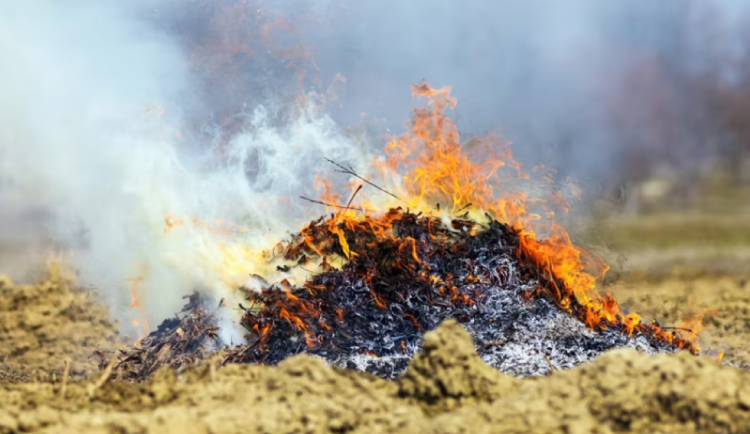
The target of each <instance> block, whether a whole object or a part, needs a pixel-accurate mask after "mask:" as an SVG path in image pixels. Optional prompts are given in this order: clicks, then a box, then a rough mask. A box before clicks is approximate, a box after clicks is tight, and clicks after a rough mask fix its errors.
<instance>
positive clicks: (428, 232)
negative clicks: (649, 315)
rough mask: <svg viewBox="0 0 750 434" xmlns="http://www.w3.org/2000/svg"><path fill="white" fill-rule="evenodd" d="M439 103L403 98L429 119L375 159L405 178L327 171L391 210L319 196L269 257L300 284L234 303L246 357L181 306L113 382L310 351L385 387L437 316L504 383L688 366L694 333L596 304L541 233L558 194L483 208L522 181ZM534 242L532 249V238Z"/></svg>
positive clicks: (579, 269)
mask: <svg viewBox="0 0 750 434" xmlns="http://www.w3.org/2000/svg"><path fill="white" fill-rule="evenodd" d="M449 90H450V89H449V88H444V89H432V88H429V87H427V86H426V85H420V86H415V87H414V88H413V91H414V94H416V95H419V96H423V97H427V98H428V100H429V104H428V106H427V107H425V108H423V109H419V110H417V111H416V112H415V116H414V119H413V125H412V132H411V133H410V134H407V135H405V136H402V137H398V138H395V139H393V140H392V142H391V144H390V145H389V148H388V149H387V150H386V152H387V155H388V158H387V159H386V160H385V161H376V162H375V166H376V167H378V168H379V169H380V171H381V179H382V180H383V182H384V183H386V182H387V180H388V179H393V178H394V177H393V176H392V175H394V174H403V173H405V174H403V175H401V176H398V177H396V178H397V179H400V180H401V182H400V184H397V185H395V186H394V188H393V189H391V188H390V186H386V187H379V186H376V185H375V184H374V183H372V182H370V181H368V180H367V179H365V178H363V177H360V176H359V175H357V174H356V173H354V171H353V170H349V169H348V168H346V167H344V166H339V167H340V168H342V169H344V170H343V171H344V172H346V173H348V174H350V175H352V176H354V177H356V178H359V180H360V181H364V182H365V183H367V184H369V185H371V186H375V187H377V188H378V190H380V192H381V193H383V192H384V193H387V194H388V195H389V197H391V198H392V199H394V200H395V201H398V202H399V203H400V204H396V206H388V207H387V208H385V209H389V210H388V211H387V212H385V213H384V214H381V215H378V214H377V213H372V212H371V211H366V210H370V209H373V208H375V209H378V208H380V209H383V208H382V207H376V206H375V205H373V204H372V203H371V202H368V201H366V200H363V201H361V203H362V205H361V207H359V208H357V207H353V206H352V202H353V199H354V196H355V195H356V194H357V193H358V192H359V191H360V190H361V189H362V185H358V186H353V190H354V194H353V195H352V197H351V199H350V200H349V202H348V203H347V204H346V205H344V204H343V203H342V201H341V200H340V199H339V198H338V197H337V196H335V195H333V194H331V193H330V190H329V189H328V188H326V194H324V197H323V198H322V200H321V203H322V204H324V205H326V206H327V207H328V208H329V209H330V210H333V211H334V212H333V213H332V214H331V215H330V217H322V218H320V219H318V220H316V221H313V222H312V223H310V224H309V225H307V226H306V227H305V228H304V229H303V230H302V231H301V232H300V233H299V234H297V235H294V236H292V238H291V240H289V241H287V242H284V243H279V244H278V245H277V246H276V247H275V248H274V249H273V250H272V251H269V252H267V254H266V257H267V258H268V262H269V263H279V265H278V266H277V271H278V272H279V273H286V272H290V271H292V269H294V268H298V269H302V270H306V269H307V268H306V267H311V268H312V267H317V269H318V270H317V271H316V272H315V273H313V275H312V277H310V278H309V279H307V281H306V282H304V283H303V284H301V285H295V284H293V283H291V282H290V281H288V280H286V279H283V280H281V281H280V282H279V283H276V284H269V283H267V282H266V281H265V279H264V278H263V277H261V276H254V277H255V279H256V280H258V281H260V282H262V285H261V286H262V287H261V288H260V290H251V289H247V288H245V292H246V300H247V303H243V304H241V305H240V307H241V308H242V309H243V314H242V325H243V326H244V327H245V328H246V329H247V330H248V331H249V334H248V336H247V344H244V345H240V346H233V347H227V346H226V345H228V344H230V343H227V342H220V341H219V339H218V337H217V336H218V335H217V332H216V331H217V324H218V317H219V315H221V313H220V311H219V309H218V308H210V307H206V306H208V305H209V303H207V302H204V303H200V301H199V300H198V298H195V297H194V298H192V299H191V303H190V305H189V308H188V309H186V311H185V312H183V315H182V316H178V317H177V318H175V319H173V320H169V321H166V322H165V323H164V324H162V326H161V327H160V328H159V329H158V330H157V331H155V332H154V333H152V334H151V335H149V336H148V337H146V338H145V339H143V340H141V341H140V342H139V343H138V344H137V345H135V346H134V347H133V348H131V349H129V350H126V351H124V352H123V353H122V354H121V355H120V356H119V358H118V360H117V366H116V367H117V369H118V372H120V374H119V375H120V376H122V377H126V378H132V379H139V378H144V377H147V376H148V375H150V374H151V373H153V372H154V371H155V369H157V368H158V367H159V366H161V365H164V364H169V365H172V366H174V367H181V366H185V365H190V364H193V363H194V362H195V361H197V360H200V359H203V358H206V357H208V355H209V354H210V351H213V350H219V349H221V354H222V358H223V361H224V362H225V363H261V364H276V363H278V362H280V361H281V360H283V359H285V358H287V357H289V356H291V355H294V354H299V353H309V354H313V355H317V356H320V357H322V358H323V359H325V360H326V361H328V362H329V363H331V364H333V365H335V366H339V367H345V368H352V369H357V370H361V371H367V372H371V373H375V374H377V375H379V376H382V377H385V378H395V377H397V376H399V375H400V374H401V373H402V372H403V371H404V370H405V368H406V366H407V364H408V362H409V361H410V360H411V358H412V356H414V354H415V353H416V352H417V351H419V348H420V345H421V338H422V336H423V334H424V333H425V332H426V331H429V330H432V329H434V328H435V327H436V326H437V325H438V324H439V323H440V322H441V321H444V320H446V319H450V318H454V319H456V320H458V321H459V322H460V323H462V324H463V325H464V326H465V327H466V329H467V330H468V331H469V332H470V333H471V334H472V335H473V337H474V339H475V343H476V346H477V349H478V351H479V353H480V355H481V357H482V358H483V359H484V360H485V361H486V362H487V363H488V364H490V365H492V366H494V367H496V368H498V369H500V370H502V371H504V372H507V373H510V374H513V375H518V376H527V375H536V374H544V373H547V372H549V371H550V370H552V369H555V368H568V367H572V366H574V365H576V364H578V363H581V362H583V361H587V360H590V359H592V358H594V357H595V356H597V355H599V354H601V353H602V352H604V351H606V350H609V349H611V348H615V347H634V348H638V349H640V350H642V351H645V352H648V353H654V352H659V351H675V350H677V349H687V350H690V351H692V352H697V351H698V348H697V346H696V345H695V332H697V331H698V326H697V323H695V322H694V323H689V324H686V327H684V328H676V329H669V330H668V329H666V328H663V327H661V326H659V325H658V324H657V323H645V322H643V321H641V319H640V317H639V316H638V315H636V314H626V313H625V312H623V311H622V310H621V309H620V307H619V306H618V304H617V302H616V301H615V300H614V299H613V298H612V297H611V296H607V295H602V294H600V293H599V292H598V291H597V286H598V285H601V281H602V279H603V276H604V273H605V272H606V270H607V268H606V266H604V264H602V263H601V261H599V260H598V259H597V258H596V257H594V256H593V255H592V254H591V253H589V252H587V251H585V250H584V249H581V248H578V247H576V246H574V245H573V244H572V242H571V241H570V238H569V237H568V235H567V233H566V232H565V231H564V230H563V229H562V228H561V227H559V226H558V225H556V224H555V223H554V220H552V217H554V210H553V209H552V205H554V206H557V207H558V208H562V209H563V210H564V209H565V208H567V204H565V202H564V201H563V200H562V197H561V196H560V195H559V194H553V195H552V200H542V199H541V198H534V197H530V196H529V194H528V193H527V192H523V190H519V191H517V192H515V193H509V194H504V195H503V196H502V197H499V198H498V197H496V192H497V191H499V187H500V186H499V184H501V183H503V182H505V179H503V178H501V177H500V176H498V172H499V169H500V168H501V167H502V166H510V167H511V168H512V169H513V172H514V173H515V174H516V175H517V178H518V179H521V180H523V179H525V178H527V177H528V175H527V174H526V173H524V172H523V171H522V170H521V167H520V165H519V164H517V163H516V162H515V161H514V160H513V159H512V156H511V155H510V153H509V150H508V149H507V147H505V146H499V145H498V142H497V141H496V140H495V139H494V138H493V137H492V136H489V137H486V138H482V139H476V140H474V141H472V142H471V143H469V144H466V145H464V146H462V145H461V144H460V142H459V138H458V133H457V131H456V129H455V125H453V123H452V122H450V120H449V119H448V118H447V117H446V116H445V114H444V110H445V109H446V108H447V107H453V106H454V105H455V100H454V99H453V98H451V97H450V94H449ZM472 154H473V155H475V156H476V157H477V158H475V159H472V158H471V155H472ZM476 161H481V163H477V162H476ZM389 175H391V176H389ZM383 185H385V184H383ZM386 188H387V190H386ZM390 191H396V192H398V193H399V194H398V195H396V194H394V193H390ZM401 193H403V194H401ZM402 198H407V199H402ZM428 203H430V204H438V205H431V206H428V205H427V204H428ZM440 203H443V204H445V203H448V204H450V206H449V207H448V209H447V210H446V209H445V206H443V209H442V210H441V209H440V205H439V204H440ZM549 204H552V205H549ZM532 208H538V209H539V210H538V212H534V211H532ZM412 210H413V211H412ZM538 232H539V233H545V234H547V236H546V239H545V240H541V241H540V240H537V235H536V234H537V233H538Z"/></svg>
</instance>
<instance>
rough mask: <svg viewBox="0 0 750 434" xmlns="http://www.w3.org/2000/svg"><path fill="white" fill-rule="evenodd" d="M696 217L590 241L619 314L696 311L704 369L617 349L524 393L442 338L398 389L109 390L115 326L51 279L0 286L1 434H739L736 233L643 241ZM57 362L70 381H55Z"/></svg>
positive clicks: (293, 364)
mask: <svg viewBox="0 0 750 434" xmlns="http://www.w3.org/2000/svg"><path fill="white" fill-rule="evenodd" d="M701 218H703V217H696V216H692V217H689V218H686V219H683V220H679V219H674V220H670V219H664V220H659V219H656V218H654V217H652V216H649V217H645V218H643V224H642V225H640V224H639V223H638V219H631V220H628V221H627V222H624V221H623V220H620V222H621V224H620V223H615V221H607V222H606V225H607V226H606V227H607V231H606V232H605V233H606V236H602V232H597V233H594V232H592V233H591V234H589V237H591V238H590V239H589V240H588V241H589V245H593V246H594V249H595V250H596V249H597V248H598V249H599V250H600V251H601V253H603V255H604V256H605V257H606V259H607V260H608V261H609V262H612V263H613V264H614V270H613V272H614V273H613V274H615V275H616V277H618V279H616V281H615V282H614V283H613V284H612V285H611V286H610V290H611V291H612V292H613V294H614V295H615V296H616V298H617V299H618V301H619V302H620V303H621V305H623V306H624V307H625V308H626V309H629V310H632V311H635V312H638V313H639V314H641V315H642V316H643V317H644V318H646V319H655V320H657V321H659V322H660V323H661V324H663V325H678V324H679V323H680V321H681V320H682V318H684V317H685V316H686V315H688V314H689V313H690V312H694V311H695V310H696V309H699V308H700V307H701V306H705V307H709V308H711V309H712V310H715V311H717V312H718V314H708V315H707V316H706V320H705V329H704V331H703V332H702V333H701V336H700V340H699V343H700V345H701V347H702V349H703V356H699V357H694V356H690V355H688V354H682V355H660V356H656V357H646V356H644V355H641V354H638V353H635V352H632V351H621V350H620V351H614V352H611V353H608V354H606V355H604V356H602V357H600V358H599V359H597V360H596V361H595V362H594V363H593V364H586V365H582V366H579V367H577V368H574V369H572V370H570V371H565V372H555V373H553V374H552V375H550V376H548V377H540V378H530V379H523V380H518V379H514V378H512V377H509V376H506V375H503V374H500V373H499V372H497V371H494V370H493V369H491V368H489V367H487V366H486V365H484V364H483V363H482V362H481V361H480V360H479V359H478V358H477V357H476V355H475V353H474V351H473V348H472V345H471V342H470V340H469V338H468V335H466V333H465V332H463V331H462V330H461V329H460V328H459V327H457V326H455V325H449V326H444V327H441V328H440V329H439V331H437V332H433V333H430V334H429V335H428V336H427V337H426V345H425V349H424V351H423V352H422V353H421V354H420V355H419V356H418V357H417V359H415V361H414V362H413V363H412V365H411V367H410V368H409V370H408V372H407V374H406V375H405V377H403V378H402V379H400V380H398V381H397V382H386V381H384V380H380V379H376V378H374V377H371V376H368V375H363V374H358V373H354V372H347V371H337V370H334V369H331V368H329V367H327V366H325V365H324V364H323V362H321V361H319V360H317V359H314V358H311V357H307V356H301V357H300V356H298V357H293V358H291V359H288V360H287V361H285V362H284V363H282V364H281V365H280V366H279V367H275V368H271V367H263V366H230V367H224V368H220V369H217V368H216V366H215V365H212V363H214V362H211V363H208V364H207V365H204V366H199V367H195V368H190V369H188V370H187V371H184V372H181V373H178V374H175V373H174V372H172V371H161V372H160V373H158V374H157V375H156V376H155V377H154V379H152V380H150V381H149V382H147V383H145V384H128V383H122V382H107V381H102V379H103V378H104V377H101V374H100V373H99V372H98V370H97V367H96V364H95V363H94V362H93V360H92V359H91V358H90V355H91V353H92V352H93V351H95V350H96V349H112V348H114V347H115V346H116V345H117V342H118V338H117V335H116V329H117V325H116V324H114V323H112V322H111V321H110V320H109V319H108V317H107V314H106V309H105V308H104V307H103V306H102V305H101V304H100V303H98V302H97V300H96V296H95V294H93V293H90V292H86V291H80V290H77V289H75V288H74V287H73V286H72V281H71V280H70V277H69V276H66V275H65V274H64V273H63V272H62V270H59V269H58V270H55V269H53V270H52V273H51V275H50V277H49V278H47V279H42V280H40V281H39V282H38V283H37V284H34V285H18V284H13V283H12V282H11V281H10V279H7V278H4V279H0V327H2V335H0V358H2V360H3V363H2V365H0V402H2V403H3V404H2V405H0V433H16V432H34V433H65V432H75V433H88V432H91V433H156V432H158V433H159V434H164V433H172V432H174V433H177V432H179V433H200V434H203V433H240V432H259V433H279V432H280V433H316V432H320V433H326V432H327V433H355V432H362V433H364V432H372V433H378V432H394V433H399V432H404V433H406V432H410V433H413V432H429V433H469V432H471V433H476V432H479V433H481V432H488V433H489V432H498V433H528V432H532V433H622V432H627V433H641V432H660V433H699V432H717V433H724V432H726V433H730V432H732V433H742V432H750V428H749V427H750V397H749V396H748V395H747V393H746V391H747V390H748V388H750V372H747V371H745V370H742V369H737V368H732V367H729V366H722V364H720V363H719V362H717V360H716V358H717V355H718V354H719V353H720V352H723V353H725V355H724V359H723V361H724V363H726V362H735V363H746V364H750V283H749V282H750V281H749V280H748V278H747V274H748V273H746V269H745V268H744V265H745V264H747V263H748V262H747V259H748V258H750V244H749V245H745V244H743V243H739V242H736V243H735V242H728V241H726V240H730V239H731V234H732V233H734V232H739V231H740V229H742V228H745V226H744V223H742V224H741V223H738V222H732V221H730V219H727V222H726V224H725V225H723V226H722V228H721V229H717V228H713V230H714V231H719V230H721V231H724V232H722V233H721V235H720V236H717V240H720V241H717V242H716V243H713V244H712V243H709V242H706V243H705V244H704V243H703V242H698V241H697V240H699V239H700V238H699V237H697V236H696V237H694V238H693V241H691V242H687V241H685V240H684V239H678V240H668V241H669V242H662V240H661V239H658V238H657V237H656V236H652V235H653V234H666V233H669V234H672V235H670V236H674V237H678V238H679V237H681V235H680V234H682V233H683V231H695V230H698V229H696V228H697V227H699V226H700V225H703V224H704V223H705V221H702V220H701V223H700V224H697V223H696V222H697V221H699V220H700V219H701ZM738 218H739V217H738ZM623 222H624V223H623ZM680 222H683V223H684V224H685V226H684V227H683V229H679V227H678V226H679V224H680ZM659 225H665V226H669V228H670V231H671V232H668V231H662V230H661V228H660V227H659ZM601 227H602V226H600V227H599V229H600V230H601ZM742 230H744V229H742ZM618 231H622V232H618ZM748 232H750V227H749V228H748ZM664 236H666V235H664ZM743 237H747V239H750V236H748V235H747V234H739V235H738V239H745V238H743ZM592 240H593V241H592ZM656 240H658V242H657V241H656ZM597 246H598V247H597ZM8 247H12V246H6V249H5V254H6V256H5V257H10V258H13V257H14V256H13V255H12V249H8ZM3 265H4V266H8V265H9V263H8V262H3ZM11 271H13V270H11ZM16 271H17V269H16ZM66 362H68V363H70V372H71V373H72V376H71V379H70V380H68V381H62V378H63V373H64V367H65V363H66Z"/></svg>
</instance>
